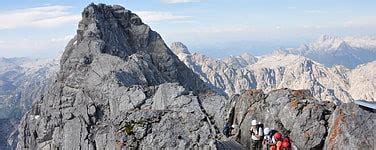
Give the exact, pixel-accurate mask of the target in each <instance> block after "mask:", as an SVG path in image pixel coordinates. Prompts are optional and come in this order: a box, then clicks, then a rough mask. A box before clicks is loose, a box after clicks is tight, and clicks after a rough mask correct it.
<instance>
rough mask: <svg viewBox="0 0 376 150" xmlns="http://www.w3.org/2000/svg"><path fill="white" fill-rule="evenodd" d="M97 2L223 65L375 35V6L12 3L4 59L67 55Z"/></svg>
mask: <svg viewBox="0 0 376 150" xmlns="http://www.w3.org/2000/svg"><path fill="white" fill-rule="evenodd" d="M91 2H95V3H106V4H119V5H122V6H124V7H126V8H127V9H129V10H131V11H133V12H135V13H136V14H138V15H139V16H140V17H141V18H142V20H143V21H144V22H145V23H147V24H148V25H149V26H150V27H151V28H152V29H153V30H155V31H157V32H158V33H159V34H160V35H161V36H162V37H163V39H164V40H165V42H166V43H167V44H170V43H171V42H175V41H180V42H183V43H184V44H186V45H187V46H188V48H189V49H190V51H192V52H199V53H203V54H205V55H208V56H210V57H214V58H221V57H224V56H227V55H237V54H240V53H244V52H249V53H251V54H253V55H263V54H267V53H270V52H272V51H273V50H275V49H276V48H280V47H282V48H289V47H298V46H299V45H301V44H304V43H309V42H312V41H314V40H315V39H317V38H319V36H320V35H323V34H328V35H333V36H374V35H376V21H374V20H376V15H375V14H376V10H375V9H374V8H373V7H372V6H376V2H375V1H370V0H367V1H362V3H359V2H358V1H355V0H345V1H341V3H338V2H328V1H323V0H319V1H304V2H302V1H298V0H291V1H286V2H280V1H277V2H276V1H247V0H240V1H237V2H231V1H226V0H221V1H213V0H149V1H146V0H128V1H127V0H112V1H111V0H101V1H87V0H85V1H79V2H77V1H73V0H66V1H54V0H46V1H11V0H5V1H4V2H3V4H4V5H1V6H0V19H1V20H2V22H1V23H0V33H1V34H0V51H1V53H2V54H1V56H0V57H33V58H51V57H56V56H57V55H58V54H59V53H61V52H63V51H64V47H65V45H66V44H67V42H68V41H69V39H71V38H72V37H73V36H74V35H75V32H76V29H77V24H78V21H79V20H80V19H81V11H82V10H83V8H84V7H86V6H87V5H88V4H90V3H91Z"/></svg>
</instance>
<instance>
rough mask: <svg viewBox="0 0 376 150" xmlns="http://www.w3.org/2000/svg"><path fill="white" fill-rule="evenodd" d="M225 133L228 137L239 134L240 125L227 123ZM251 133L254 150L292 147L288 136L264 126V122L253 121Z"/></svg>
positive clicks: (280, 149)
mask: <svg viewBox="0 0 376 150" xmlns="http://www.w3.org/2000/svg"><path fill="white" fill-rule="evenodd" d="M223 134H224V135H225V136H226V137H230V136H238V135H239V127H238V125H236V124H233V125H232V126H230V125H229V124H228V123H226V124H225V127H224V129H223ZM249 134H250V141H251V149H252V150H288V149H290V147H291V144H290V139H289V137H288V136H283V135H282V133H281V132H278V131H277V130H274V129H270V128H268V127H266V128H264V124H262V123H261V122H257V120H252V121H251V128H250V129H249Z"/></svg>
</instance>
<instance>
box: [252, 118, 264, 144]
mask: <svg viewBox="0 0 376 150" xmlns="http://www.w3.org/2000/svg"><path fill="white" fill-rule="evenodd" d="M251 125H252V127H251V129H249V132H250V133H251V150H261V149H262V136H263V134H264V131H263V129H262V127H261V126H258V125H257V120H252V122H251Z"/></svg>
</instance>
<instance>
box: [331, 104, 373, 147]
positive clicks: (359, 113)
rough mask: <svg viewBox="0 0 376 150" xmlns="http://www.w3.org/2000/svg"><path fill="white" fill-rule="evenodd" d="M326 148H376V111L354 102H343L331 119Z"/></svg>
mask: <svg viewBox="0 0 376 150" xmlns="http://www.w3.org/2000/svg"><path fill="white" fill-rule="evenodd" d="M329 127H330V130H329V132H328V138H327V139H326V141H325V149H329V150H332V149H375V148H376V140H375V137H376V136H375V135H376V113H375V112H373V113H372V110H369V109H367V108H362V107H359V106H357V105H355V104H353V103H349V104H342V105H341V106H339V107H338V108H337V109H336V110H335V111H334V112H333V114H332V116H331V117H330V120H329Z"/></svg>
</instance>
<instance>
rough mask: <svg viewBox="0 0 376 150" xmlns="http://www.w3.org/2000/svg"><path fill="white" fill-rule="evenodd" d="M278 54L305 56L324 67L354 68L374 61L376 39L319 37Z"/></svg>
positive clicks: (282, 50)
mask: <svg viewBox="0 0 376 150" xmlns="http://www.w3.org/2000/svg"><path fill="white" fill-rule="evenodd" d="M278 51H279V52H284V53H290V54H296V55H302V56H306V57H308V58H310V59H312V60H315V61H318V62H320V63H322V64H324V65H326V66H329V67H330V66H333V65H344V66H346V67H348V68H355V67H356V66H357V65H359V64H363V63H367V62H370V61H374V60H376V37H335V36H327V35H323V36H321V37H320V38H319V39H318V40H317V41H315V42H313V43H310V44H303V45H301V46H300V47H299V48H288V49H280V50H278Z"/></svg>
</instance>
